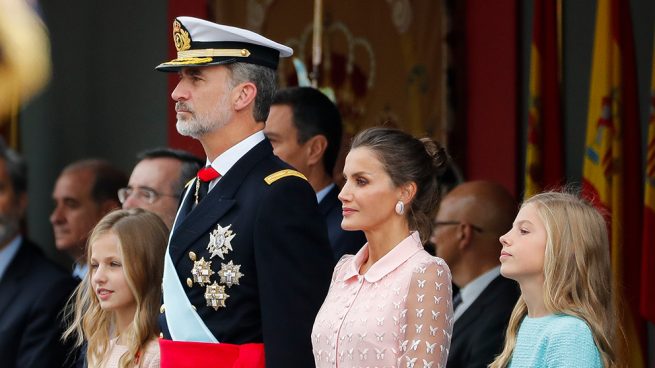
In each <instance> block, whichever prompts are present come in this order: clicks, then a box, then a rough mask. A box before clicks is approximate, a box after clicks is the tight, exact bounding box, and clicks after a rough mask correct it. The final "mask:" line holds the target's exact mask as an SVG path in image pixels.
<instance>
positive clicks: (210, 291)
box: [205, 281, 230, 311]
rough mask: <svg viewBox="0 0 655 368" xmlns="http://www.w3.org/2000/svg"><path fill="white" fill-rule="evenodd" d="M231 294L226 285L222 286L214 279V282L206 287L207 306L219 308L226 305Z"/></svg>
mask: <svg viewBox="0 0 655 368" xmlns="http://www.w3.org/2000/svg"><path fill="white" fill-rule="evenodd" d="M229 297H230V296H229V295H228V294H227V293H226V292H225V286H221V285H219V284H217V283H216V281H214V283H213V284H211V285H207V288H206V289H205V300H207V306H208V307H212V308H214V310H216V311H217V310H218V308H221V307H223V308H224V307H225V300H226V299H227V298H229Z"/></svg>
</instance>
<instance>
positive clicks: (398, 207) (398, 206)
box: [396, 201, 405, 215]
mask: <svg viewBox="0 0 655 368" xmlns="http://www.w3.org/2000/svg"><path fill="white" fill-rule="evenodd" d="M396 213H397V214H399V215H402V214H403V213H405V204H404V203H403V201H398V203H396Z"/></svg>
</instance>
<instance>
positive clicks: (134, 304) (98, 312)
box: [64, 209, 168, 368]
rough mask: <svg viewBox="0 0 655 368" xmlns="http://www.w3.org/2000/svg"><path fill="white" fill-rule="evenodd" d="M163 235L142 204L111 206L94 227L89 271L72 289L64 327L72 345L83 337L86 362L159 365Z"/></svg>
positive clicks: (165, 233) (159, 224)
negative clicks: (67, 323)
mask: <svg viewBox="0 0 655 368" xmlns="http://www.w3.org/2000/svg"><path fill="white" fill-rule="evenodd" d="M167 237H168V229H167V228H166V225H164V223H163V222H162V221H161V220H160V219H159V217H158V216H157V215H155V214H153V213H150V212H147V211H144V210H141V209H129V210H117V211H114V212H111V213H109V214H108V215H106V216H105V217H104V218H103V219H102V220H100V222H99V223H98V224H97V225H96V227H95V228H94V229H93V232H92V233H91V236H90V237H89V247H88V254H87V261H88V264H89V273H88V274H87V276H86V277H85V279H84V280H83V281H82V282H81V283H80V286H78V288H77V290H76V291H75V294H74V296H73V297H74V305H73V306H72V307H73V308H74V309H73V310H72V311H71V312H70V315H69V318H70V319H72V322H71V324H70V326H69V328H68V329H67V330H66V332H65V333H64V338H65V339H66V338H73V337H74V339H75V344H76V345H77V346H81V345H82V344H83V343H84V341H86V343H87V353H86V361H87V363H88V366H89V367H121V368H122V367H159V347H158V345H157V330H158V326H157V316H158V310H159V304H160V303H161V281H162V274H163V267H164V251H165V249H166V242H167ZM71 300H72V298H71ZM71 303H72V301H71Z"/></svg>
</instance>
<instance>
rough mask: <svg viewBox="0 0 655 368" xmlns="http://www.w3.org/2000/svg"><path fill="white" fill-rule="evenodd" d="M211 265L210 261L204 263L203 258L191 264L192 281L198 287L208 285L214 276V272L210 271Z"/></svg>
mask: <svg viewBox="0 0 655 368" xmlns="http://www.w3.org/2000/svg"><path fill="white" fill-rule="evenodd" d="M211 265H212V261H209V262H207V261H205V257H202V258H200V260H199V261H195V262H193V268H192V269H191V275H193V281H195V282H197V283H198V284H199V285H200V286H205V284H210V283H211V281H210V278H211V276H212V275H213V274H214V271H212V269H211Z"/></svg>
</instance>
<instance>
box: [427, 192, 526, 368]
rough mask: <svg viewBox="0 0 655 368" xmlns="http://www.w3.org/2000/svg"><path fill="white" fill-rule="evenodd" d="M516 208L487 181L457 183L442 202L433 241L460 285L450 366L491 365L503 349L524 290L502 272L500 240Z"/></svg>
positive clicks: (451, 344) (509, 225)
mask: <svg viewBox="0 0 655 368" xmlns="http://www.w3.org/2000/svg"><path fill="white" fill-rule="evenodd" d="M517 209H518V208H517V204H516V201H515V200H514V198H513V197H512V196H511V194H509V192H507V190H506V189H505V188H503V187H502V186H501V185H499V184H496V183H491V182H485V181H473V182H465V183H463V184H460V185H458V186H457V187H455V188H454V189H453V190H452V191H450V192H449V193H448V194H447V195H446V196H445V197H444V199H443V200H442V202H441V205H440V206H439V211H438V213H437V216H436V221H435V227H434V230H433V233H432V239H431V240H432V242H433V243H434V244H435V245H436V248H437V256H439V257H441V258H443V259H444V260H445V261H446V263H448V266H449V267H450V271H451V273H452V277H453V284H455V285H456V286H458V287H459V288H460V289H459V294H457V295H455V297H453V307H454V308H455V315H454V318H455V325H454V326H453V336H452V340H451V343H450V353H449V354H448V367H453V368H457V367H462V368H464V367H465V368H473V367H486V366H487V365H488V364H489V363H491V362H492V361H493V359H494V357H495V356H496V355H497V354H499V353H500V351H501V350H502V346H503V343H504V340H505V329H506V328H507V323H508V322H509V317H510V315H511V313H512V309H513V308H514V305H515V304H516V300H517V299H518V296H519V289H518V285H517V284H516V283H515V282H514V281H512V280H509V279H506V278H504V277H502V276H501V275H500V261H499V257H500V250H501V248H502V246H501V244H500V241H499V240H498V238H499V237H500V236H501V235H502V234H504V233H506V232H507V231H508V230H509V229H510V228H511V227H512V222H513V221H514V217H515V215H516V211H517Z"/></svg>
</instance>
